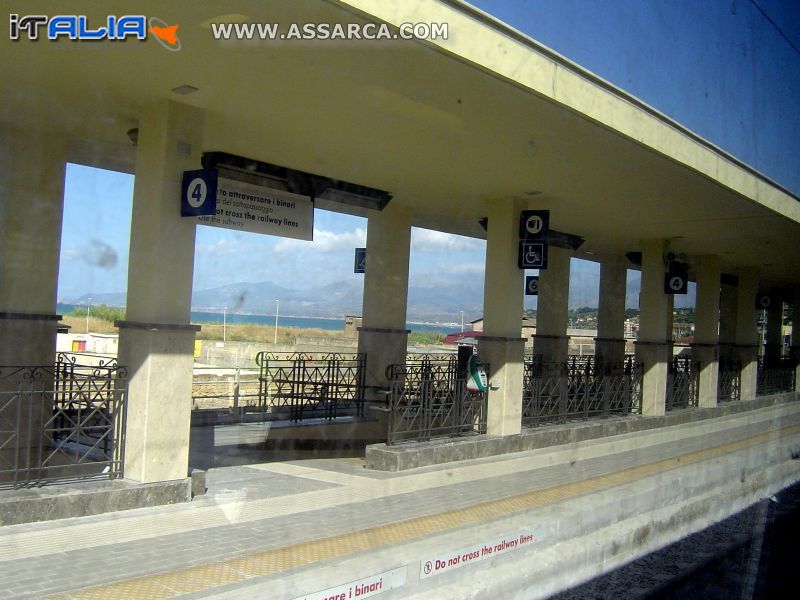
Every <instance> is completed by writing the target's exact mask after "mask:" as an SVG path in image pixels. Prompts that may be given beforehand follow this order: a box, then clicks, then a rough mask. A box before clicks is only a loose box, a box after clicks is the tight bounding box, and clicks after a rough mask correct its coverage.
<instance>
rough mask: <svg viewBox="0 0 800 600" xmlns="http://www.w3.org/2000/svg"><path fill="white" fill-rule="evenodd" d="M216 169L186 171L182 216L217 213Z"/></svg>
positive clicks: (182, 191) (182, 190) (182, 197)
mask: <svg viewBox="0 0 800 600" xmlns="http://www.w3.org/2000/svg"><path fill="white" fill-rule="evenodd" d="M217 181H218V175H217V170H216V169H198V170H196V171H184V172H183V183H182V184H181V216H182V217H199V216H207V215H215V214H217Z"/></svg>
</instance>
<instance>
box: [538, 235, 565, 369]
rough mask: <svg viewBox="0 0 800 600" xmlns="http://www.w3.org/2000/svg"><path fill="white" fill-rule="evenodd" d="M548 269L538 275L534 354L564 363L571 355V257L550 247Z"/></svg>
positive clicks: (549, 360)
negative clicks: (568, 331) (569, 326)
mask: <svg viewBox="0 0 800 600" xmlns="http://www.w3.org/2000/svg"><path fill="white" fill-rule="evenodd" d="M548 255H549V256H548V261H547V269H544V270H543V271H541V272H540V273H539V299H538V301H537V304H536V335H534V336H533V354H534V356H541V357H542V358H541V360H542V361H543V362H545V363H563V362H566V360H567V355H568V352H569V338H568V337H567V325H568V324H569V269H570V264H569V263H570V258H571V255H572V253H571V252H570V251H569V250H565V249H563V248H555V247H553V246H550V248H549V249H548Z"/></svg>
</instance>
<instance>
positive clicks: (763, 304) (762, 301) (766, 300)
mask: <svg viewBox="0 0 800 600" xmlns="http://www.w3.org/2000/svg"><path fill="white" fill-rule="evenodd" d="M771 306H772V297H770V296H768V295H767V294H759V295H758V296H756V308H757V309H758V310H767V309H769V308H770V307H771Z"/></svg>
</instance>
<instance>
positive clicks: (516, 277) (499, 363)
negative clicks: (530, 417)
mask: <svg viewBox="0 0 800 600" xmlns="http://www.w3.org/2000/svg"><path fill="white" fill-rule="evenodd" d="M487 208H488V215H489V223H488V231H487V240H486V273H485V278H484V287H483V336H482V337H480V338H478V339H479V341H478V356H479V357H480V360H481V361H483V362H488V363H489V373H488V377H489V390H488V394H489V409H488V411H489V414H488V418H487V433H489V434H491V435H514V434H517V433H519V432H520V431H521V425H522V378H523V360H524V352H525V339H524V338H522V337H520V333H521V330H522V310H523V304H522V302H523V292H524V284H525V271H524V270H522V269H520V268H519V267H518V266H517V254H518V249H519V215H520V211H521V209H522V205H521V204H520V203H519V202H518V201H515V200H506V201H496V202H490V203H489V204H488V207H487Z"/></svg>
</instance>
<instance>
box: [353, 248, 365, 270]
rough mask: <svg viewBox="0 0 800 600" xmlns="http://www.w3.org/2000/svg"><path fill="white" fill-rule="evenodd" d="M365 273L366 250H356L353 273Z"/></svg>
mask: <svg viewBox="0 0 800 600" xmlns="http://www.w3.org/2000/svg"><path fill="white" fill-rule="evenodd" d="M366 272H367V249H366V248H356V261H355V265H354V266H353V273H366Z"/></svg>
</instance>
